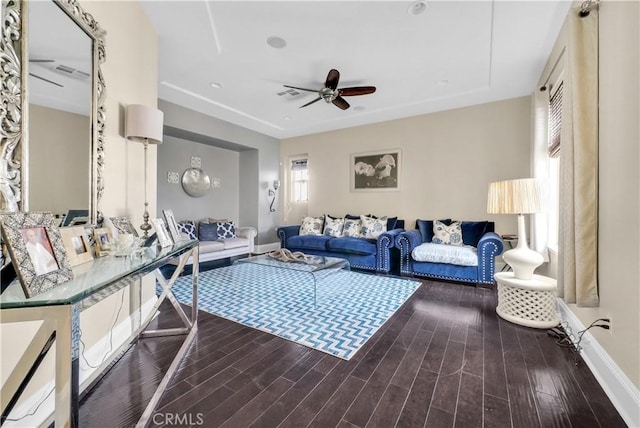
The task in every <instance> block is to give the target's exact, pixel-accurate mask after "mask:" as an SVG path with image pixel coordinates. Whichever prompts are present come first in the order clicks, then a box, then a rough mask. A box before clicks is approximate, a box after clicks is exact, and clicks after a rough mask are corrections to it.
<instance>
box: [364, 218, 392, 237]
mask: <svg viewBox="0 0 640 428" xmlns="http://www.w3.org/2000/svg"><path fill="white" fill-rule="evenodd" d="M360 221H361V222H362V232H361V235H360V236H361V237H362V238H366V239H378V236H380V235H382V234H383V233H384V232H386V231H387V216H384V217H379V218H374V217H367V216H364V215H361V216H360Z"/></svg>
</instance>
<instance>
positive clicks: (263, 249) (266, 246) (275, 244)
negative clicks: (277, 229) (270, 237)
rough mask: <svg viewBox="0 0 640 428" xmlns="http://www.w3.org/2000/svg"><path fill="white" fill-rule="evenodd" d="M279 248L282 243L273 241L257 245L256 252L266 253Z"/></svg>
mask: <svg viewBox="0 0 640 428" xmlns="http://www.w3.org/2000/svg"><path fill="white" fill-rule="evenodd" d="M279 249H280V243H279V242H272V243H271V244H262V245H256V248H255V253H256V254H264V253H269V252H271V251H275V250H279Z"/></svg>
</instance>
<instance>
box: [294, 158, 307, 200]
mask: <svg viewBox="0 0 640 428" xmlns="http://www.w3.org/2000/svg"><path fill="white" fill-rule="evenodd" d="M308 201H309V174H308V170H307V159H294V160H292V161H291V202H308Z"/></svg>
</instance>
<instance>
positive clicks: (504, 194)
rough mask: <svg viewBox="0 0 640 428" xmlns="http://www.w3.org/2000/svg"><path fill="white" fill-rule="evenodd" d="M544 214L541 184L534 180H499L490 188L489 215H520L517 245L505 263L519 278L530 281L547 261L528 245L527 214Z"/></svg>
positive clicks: (508, 252) (507, 255) (507, 254)
mask: <svg viewBox="0 0 640 428" xmlns="http://www.w3.org/2000/svg"><path fill="white" fill-rule="evenodd" d="M541 211H542V185H541V183H540V182H539V181H538V180H536V179H534V178H523V179H519V180H508V181H498V182H495V183H491V184H490V185H489V195H488V199H487V212H488V213H490V214H518V245H517V246H516V248H514V249H512V250H509V251H507V252H506V253H504V256H503V258H504V261H505V262H506V263H508V264H509V266H511V268H512V269H513V275H514V277H515V278H517V279H531V278H533V272H534V271H535V270H536V268H537V267H538V266H540V265H541V264H542V262H543V261H544V258H543V257H542V255H541V254H540V253H538V252H536V251H533V250H531V249H529V247H528V245H527V232H526V228H525V224H524V214H533V213H537V212H541Z"/></svg>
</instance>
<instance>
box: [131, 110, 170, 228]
mask: <svg viewBox="0 0 640 428" xmlns="http://www.w3.org/2000/svg"><path fill="white" fill-rule="evenodd" d="M163 120H164V113H162V112H161V111H160V110H158V109H155V108H153V107H148V106H145V105H140V104H131V105H129V106H127V113H126V117H125V122H124V134H125V137H126V138H127V139H129V140H131V141H136V142H139V143H142V144H144V214H143V215H142V217H143V220H144V222H143V223H142V225H141V226H140V229H142V231H143V232H144V237H145V238H146V237H147V236H148V234H149V230H151V224H149V210H148V208H149V202H148V201H147V147H148V146H149V144H161V143H162V122H163Z"/></svg>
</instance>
